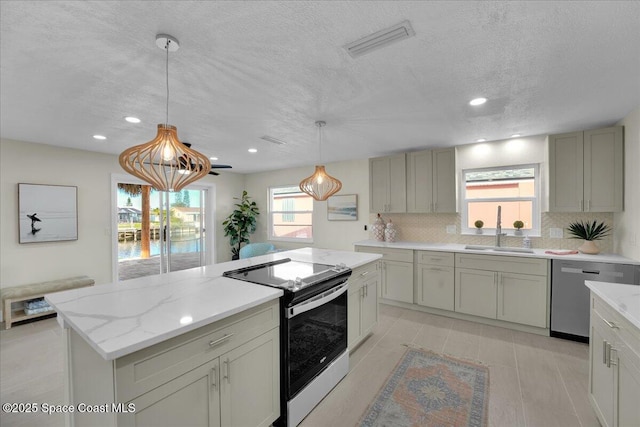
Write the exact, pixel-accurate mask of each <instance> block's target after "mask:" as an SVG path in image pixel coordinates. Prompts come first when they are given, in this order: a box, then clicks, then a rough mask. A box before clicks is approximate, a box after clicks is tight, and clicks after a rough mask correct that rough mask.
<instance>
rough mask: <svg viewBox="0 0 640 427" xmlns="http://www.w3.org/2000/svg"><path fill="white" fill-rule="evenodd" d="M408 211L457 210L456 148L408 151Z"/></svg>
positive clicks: (440, 211)
mask: <svg viewBox="0 0 640 427" xmlns="http://www.w3.org/2000/svg"><path fill="white" fill-rule="evenodd" d="M406 156H407V212H412V213H454V212H456V153H455V149H454V148H447V149H439V150H425V151H416V152H413V153H407V154H406Z"/></svg>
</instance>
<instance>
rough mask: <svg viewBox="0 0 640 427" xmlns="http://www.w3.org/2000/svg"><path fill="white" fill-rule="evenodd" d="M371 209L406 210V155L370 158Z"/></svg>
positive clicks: (392, 211)
mask: <svg viewBox="0 0 640 427" xmlns="http://www.w3.org/2000/svg"><path fill="white" fill-rule="evenodd" d="M369 211H370V212H372V213H375V212H387V213H394V212H406V211H407V177H406V164H405V155H404V154H398V155H395V156H387V157H378V158H375V159H369Z"/></svg>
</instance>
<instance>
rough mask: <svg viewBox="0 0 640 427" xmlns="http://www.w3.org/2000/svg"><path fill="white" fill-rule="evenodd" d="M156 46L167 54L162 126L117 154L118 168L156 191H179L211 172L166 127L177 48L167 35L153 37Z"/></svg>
mask: <svg viewBox="0 0 640 427" xmlns="http://www.w3.org/2000/svg"><path fill="white" fill-rule="evenodd" d="M156 45H157V46H158V47H159V48H161V49H164V50H165V51H166V53H167V60H166V76H167V108H166V112H167V114H166V117H165V122H164V123H161V124H159V125H158V134H157V135H156V137H155V138H154V139H153V140H151V141H149V142H147V143H145V144H141V145H136V146H134V147H131V148H128V149H126V150H124V151H123V152H122V154H120V166H122V168H123V169H124V170H126V171H127V172H129V173H130V174H131V175H134V176H136V177H138V178H140V179H142V180H143V181H146V182H148V183H149V184H151V186H152V187H153V188H155V189H156V190H158V191H170V192H172V191H180V190H182V189H183V188H184V187H185V186H187V185H189V184H191V183H192V182H194V181H197V180H199V179H200V178H202V177H204V176H205V175H207V174H208V173H209V171H211V162H210V161H209V159H208V158H207V156H204V155H202V154H200V153H198V152H197V151H195V150H192V149H191V148H189V147H187V146H186V145H184V144H183V143H182V142H180V140H179V139H178V130H177V129H176V127H175V126H171V125H170V124H169V52H175V51H176V50H178V48H179V47H180V44H179V43H178V40H176V39H175V38H174V37H172V36H170V35H167V34H158V35H157V36H156Z"/></svg>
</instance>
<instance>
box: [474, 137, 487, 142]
mask: <svg viewBox="0 0 640 427" xmlns="http://www.w3.org/2000/svg"><path fill="white" fill-rule="evenodd" d="M486 140H487V139H486V138H480V139H476V142H485V141H486Z"/></svg>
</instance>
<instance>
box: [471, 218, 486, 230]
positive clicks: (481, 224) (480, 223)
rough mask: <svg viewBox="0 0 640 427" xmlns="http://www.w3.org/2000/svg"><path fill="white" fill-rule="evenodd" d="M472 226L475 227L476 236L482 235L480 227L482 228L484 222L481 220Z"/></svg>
mask: <svg viewBox="0 0 640 427" xmlns="http://www.w3.org/2000/svg"><path fill="white" fill-rule="evenodd" d="M473 225H475V226H476V234H482V227H484V221H483V220H481V219H478V220H476V222H474V223H473Z"/></svg>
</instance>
